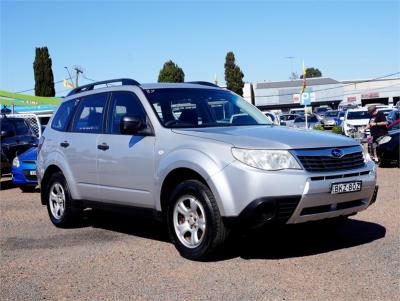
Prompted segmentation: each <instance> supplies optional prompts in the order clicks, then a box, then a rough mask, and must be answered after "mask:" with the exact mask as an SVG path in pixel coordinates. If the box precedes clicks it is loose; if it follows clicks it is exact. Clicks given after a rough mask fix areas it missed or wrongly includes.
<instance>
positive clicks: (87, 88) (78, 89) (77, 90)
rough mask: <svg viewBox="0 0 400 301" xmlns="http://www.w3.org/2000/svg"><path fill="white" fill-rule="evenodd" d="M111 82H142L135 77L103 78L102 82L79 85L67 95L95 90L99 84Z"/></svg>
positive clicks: (124, 84)
mask: <svg viewBox="0 0 400 301" xmlns="http://www.w3.org/2000/svg"><path fill="white" fill-rule="evenodd" d="M111 83H121V85H122V86H127V85H132V86H140V84H139V83H138V82H137V81H135V80H134V79H130V78H118V79H110V80H103V81H101V82H95V83H91V84H87V85H84V86H79V87H76V88H75V89H73V90H72V91H71V92H69V93H68V95H67V96H70V95H74V94H77V93H80V92H85V91H90V90H93V89H94V87H95V86H99V85H107V84H111Z"/></svg>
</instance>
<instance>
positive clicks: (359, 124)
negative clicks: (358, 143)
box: [343, 108, 370, 137]
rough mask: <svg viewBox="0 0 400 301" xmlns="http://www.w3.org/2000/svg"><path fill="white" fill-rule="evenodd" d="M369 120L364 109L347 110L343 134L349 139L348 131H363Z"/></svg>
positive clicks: (349, 132)
mask: <svg viewBox="0 0 400 301" xmlns="http://www.w3.org/2000/svg"><path fill="white" fill-rule="evenodd" d="M369 119H370V115H369V114H368V111H367V109H365V108H360V109H349V110H347V111H346V114H345V115H344V120H343V133H344V134H345V135H346V136H348V137H351V136H352V134H351V131H350V130H352V129H355V130H356V132H362V131H364V130H365V127H366V126H367V124H368V122H369Z"/></svg>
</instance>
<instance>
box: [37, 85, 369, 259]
mask: <svg viewBox="0 0 400 301" xmlns="http://www.w3.org/2000/svg"><path fill="white" fill-rule="evenodd" d="M117 81H118V82H121V83H122V85H118V86H116V85H115V82H117ZM110 84H112V86H109V85H110ZM101 85H103V86H106V87H99V86H101ZM37 175H38V179H39V183H40V186H41V201H42V204H43V205H47V209H48V213H49V216H50V219H51V221H52V222H53V224H54V225H55V226H57V227H68V226H71V225H73V224H74V222H76V221H77V219H78V218H79V216H80V213H81V211H82V210H83V209H85V208H95V207H96V206H104V205H107V208H114V207H115V208H116V207H120V206H130V207H135V208H141V209H146V210H147V211H151V212H153V213H155V215H156V216H157V217H159V218H161V219H162V220H163V221H165V222H166V224H167V225H168V229H169V233H170V237H171V240H172V241H173V242H174V244H175V246H176V248H177V249H178V250H179V252H180V253H181V254H182V255H183V256H184V257H186V258H191V259H203V258H205V257H208V256H209V255H211V254H213V253H214V252H215V251H216V250H217V248H218V246H220V245H221V244H222V243H223V242H224V240H225V239H226V237H227V233H228V231H229V230H230V229H232V228H235V227H237V228H244V227H246V228H249V227H250V228H251V227H259V226H263V225H265V224H269V223H281V224H294V223H303V222H308V221H314V220H321V219H328V218H337V217H347V216H349V215H353V214H355V213H357V212H359V211H361V210H364V209H366V208H367V207H368V206H370V205H371V204H372V203H373V202H374V201H375V199H376V194H377V186H376V171H375V165H374V163H373V162H372V161H371V160H370V159H369V157H368V155H367V154H366V153H365V152H364V151H363V148H362V147H361V146H360V145H359V144H357V143H356V142H355V141H354V140H352V139H349V138H346V137H344V136H340V135H335V134H326V133H321V132H318V131H310V130H296V129H288V128H285V127H280V126H276V125H273V124H272V123H271V122H270V121H269V119H268V118H267V117H266V116H265V115H264V114H263V113H262V112H261V111H259V110H258V109H257V108H256V107H254V106H252V105H251V104H249V103H247V102H246V101H244V100H243V99H242V98H241V97H239V96H238V95H236V94H235V93H232V92H230V91H228V90H226V89H222V88H219V87H217V86H214V85H212V84H209V83H205V82H195V83H180V84H143V85H142V84H139V83H138V82H136V81H134V80H130V79H121V80H110V81H106V82H99V83H94V84H90V85H86V86H82V87H79V88H76V89H75V90H73V91H72V92H71V93H70V94H69V95H68V96H67V97H66V98H65V99H64V100H63V102H62V103H61V105H60V107H59V108H58V110H57V111H56V113H55V114H54V115H53V117H52V119H51V120H50V123H49V126H48V127H47V128H46V131H45V132H44V134H43V137H42V138H41V141H40V144H39V155H38V162H37ZM110 204H111V206H110Z"/></svg>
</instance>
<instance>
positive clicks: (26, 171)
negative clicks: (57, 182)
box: [22, 169, 36, 181]
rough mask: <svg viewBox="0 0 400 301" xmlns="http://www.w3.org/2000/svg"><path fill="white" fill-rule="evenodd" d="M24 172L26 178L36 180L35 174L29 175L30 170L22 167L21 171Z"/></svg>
mask: <svg viewBox="0 0 400 301" xmlns="http://www.w3.org/2000/svg"><path fill="white" fill-rule="evenodd" d="M22 172H23V173H24V176H25V178H26V179H27V180H29V181H36V176H35V175H30V170H28V169H24V170H23V171H22Z"/></svg>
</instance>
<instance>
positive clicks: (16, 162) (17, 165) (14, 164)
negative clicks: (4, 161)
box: [12, 157, 19, 168]
mask: <svg viewBox="0 0 400 301" xmlns="http://www.w3.org/2000/svg"><path fill="white" fill-rule="evenodd" d="M12 165H13V166H14V167H16V168H18V167H19V159H18V157H15V158H14V160H13V163H12Z"/></svg>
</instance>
